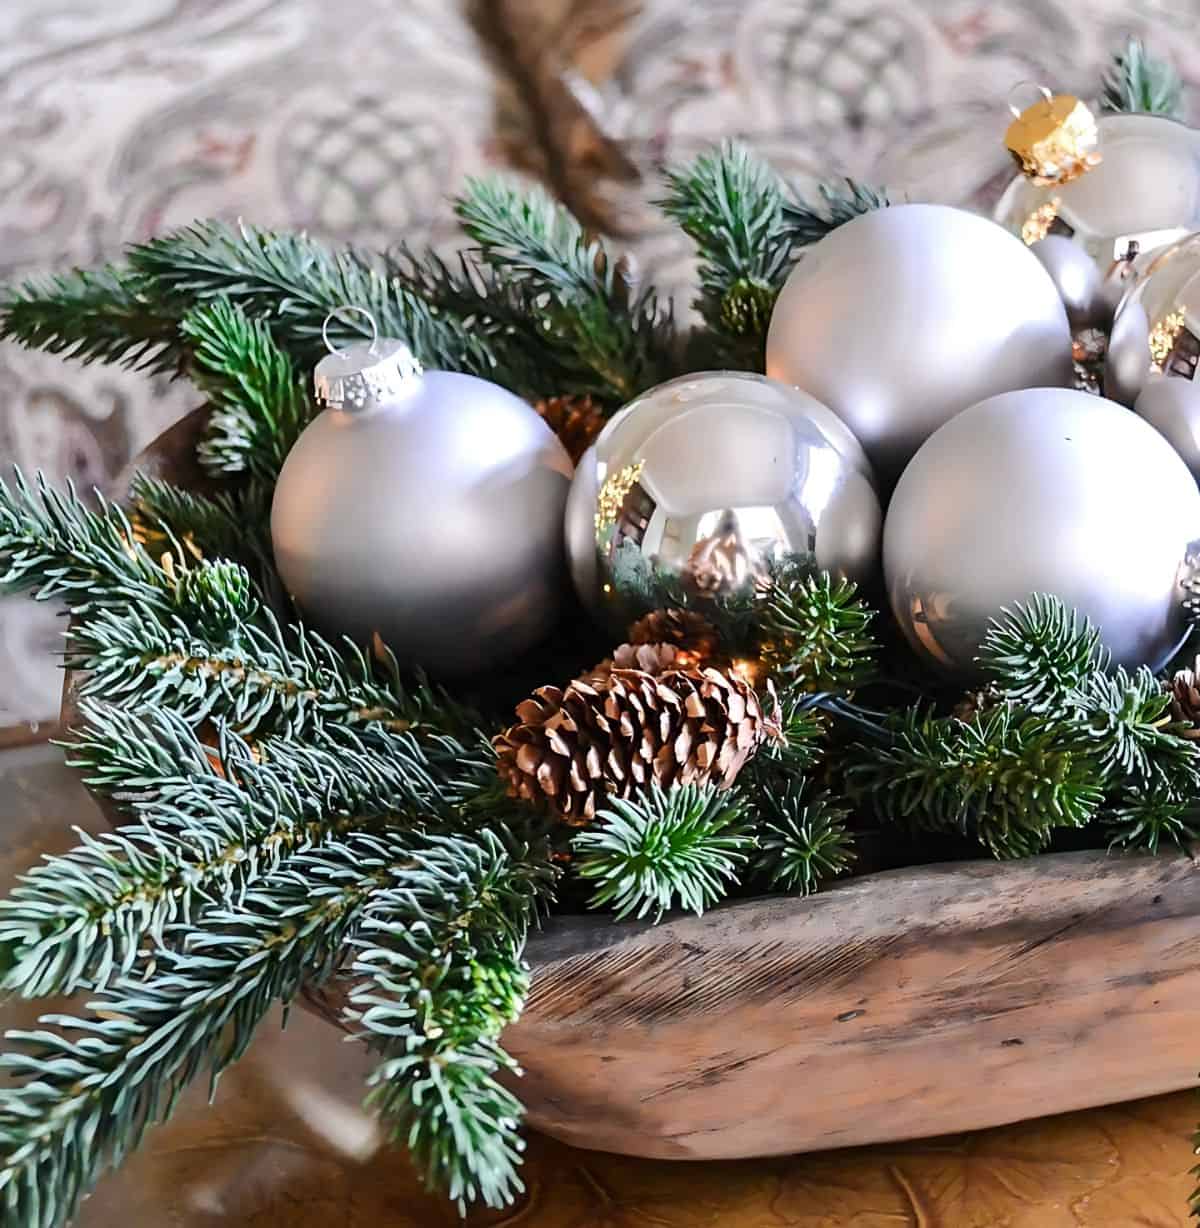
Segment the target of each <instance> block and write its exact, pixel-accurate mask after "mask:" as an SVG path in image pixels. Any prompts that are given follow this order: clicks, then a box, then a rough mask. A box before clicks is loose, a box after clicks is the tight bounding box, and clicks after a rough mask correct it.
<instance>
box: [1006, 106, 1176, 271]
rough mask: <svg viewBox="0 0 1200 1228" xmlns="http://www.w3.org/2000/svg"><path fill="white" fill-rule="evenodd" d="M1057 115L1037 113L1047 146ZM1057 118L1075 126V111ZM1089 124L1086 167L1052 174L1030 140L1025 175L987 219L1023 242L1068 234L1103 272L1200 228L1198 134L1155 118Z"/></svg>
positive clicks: (1110, 119)
mask: <svg viewBox="0 0 1200 1228" xmlns="http://www.w3.org/2000/svg"><path fill="white" fill-rule="evenodd" d="M1054 101H1057V100H1054ZM1071 101H1072V102H1074V101H1075V100H1073V99H1072V100H1071ZM1040 105H1041V104H1036V105H1035V106H1034V107H1031V108H1029V112H1034V111H1036V110H1037V109H1038V107H1039V106H1040ZM1029 112H1026V114H1028V113H1029ZM1060 118H1061V117H1059V116H1050V115H1049V114H1047V115H1046V116H1045V119H1046V128H1045V129H1044V130H1043V132H1042V133H1041V134H1040V135H1042V136H1043V139H1044V140H1046V141H1047V144H1048V146H1049V147H1050V148H1053V145H1054V139H1053V136H1054V135H1057V134H1053V135H1051V134H1050V129H1051V127H1052V125H1053V122H1054V120H1055V119H1060ZM1063 122H1064V127H1067V128H1069V127H1070V126H1071V125H1078V115H1077V114H1075V115H1073V116H1072V117H1071V119H1070V121H1065V120H1064V121H1063ZM1093 122H1094V125H1095V132H1096V139H1095V142H1094V145H1091V146H1086V145H1085V147H1084V149H1083V150H1082V151H1080V152H1081V153H1082V154H1083V155H1084V156H1086V155H1087V154H1089V153H1090V154H1092V155H1093V156H1094V157H1095V158H1097V159H1098V160H1097V161H1095V163H1094V164H1092V165H1084V166H1075V167H1073V168H1072V171H1073V173H1071V172H1068V174H1067V175H1066V177H1059V175H1058V174H1057V172H1058V171H1059V170H1060V167H1059V166H1057V165H1055V164H1053V163H1052V164H1051V165H1050V166H1049V167H1047V166H1046V165H1043V164H1041V163H1040V160H1039V154H1040V153H1041V151H1040V150H1039V149H1038V148H1037V143H1036V142H1034V144H1033V146H1032V147H1027V148H1029V149H1030V157H1028V158H1027V159H1026V170H1025V172H1024V173H1021V174H1018V175H1017V176H1016V177H1015V178H1014V179H1013V181H1012V182H1011V183H1010V184H1009V186H1008V188H1007V189H1006V190H1005V192H1004V194H1003V195H1002V196H1001V198H1000V200H999V202H998V203H997V205H996V210H995V214H994V216H995V218H996V220H997V221H998V222H1000V223H1001V224H1002V225H1004V226H1006V227H1008V229H1009V230H1011V231H1012V232H1013V233H1014V234H1016V235H1020V236H1021V237H1022V238H1023V239H1024V240H1025V241H1026V242H1027V243H1034V242H1037V241H1038V240H1039V239H1043V238H1045V237H1047V236H1048V235H1059V236H1062V237H1066V238H1069V239H1070V240H1071V241H1072V242H1073V243H1076V244H1078V245H1079V246H1080V247H1082V248H1083V250H1084V251H1085V252H1086V253H1087V255H1088V256H1089V258H1090V259H1091V260H1092V261H1093V263H1094V264H1095V266H1096V269H1097V271H1098V272H1099V274H1100V275H1101V277H1106V276H1107V275H1108V274H1109V273H1110V271H1112V270H1113V268H1114V266H1115V265H1118V264H1120V263H1122V262H1127V261H1132V260H1139V261H1140V260H1143V259H1145V258H1146V257H1147V256H1148V255H1150V254H1152V253H1153V252H1155V251H1157V250H1158V249H1160V248H1162V247H1163V246H1165V245H1166V244H1168V243H1172V242H1174V241H1176V240H1177V239H1180V238H1182V237H1183V236H1184V235H1186V234H1188V233H1190V232H1191V231H1194V230H1200V133H1198V132H1197V131H1196V130H1195V129H1193V128H1189V127H1188V126H1187V125H1185V124H1181V123H1178V122H1177V121H1175V120H1172V119H1167V118H1166V117H1164V116H1161V115H1101V116H1099V117H1098V118H1097V119H1095V120H1094V121H1093ZM1014 126H1015V125H1014ZM1010 131H1011V130H1010ZM1010 148H1011V145H1010ZM1039 171H1043V172H1046V171H1049V172H1050V173H1041V174H1039V173H1038V172H1039Z"/></svg>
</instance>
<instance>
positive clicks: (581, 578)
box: [566, 371, 882, 626]
mask: <svg viewBox="0 0 1200 1228" xmlns="http://www.w3.org/2000/svg"><path fill="white" fill-rule="evenodd" d="M881 521H882V514H881V511H880V505H879V499H878V497H877V495H876V493H875V485H874V478H873V475H872V472H871V466H870V464H869V462H868V461H867V458H866V456H865V454H864V453H863V450H862V448H861V447H860V446H859V444H858V442H857V441H856V440H855V438H854V436H853V435H852V434H851V433H850V432H849V431H848V430H847V429H846V427H845V425H844V424H843V423H842V422H841V421H839V419H838V418H837V417H836V416H835V415H834V414H832V413H831V412H830V411H829V410H828V409H826V408H825V406H823V405H821V404H820V403H819V402H817V401H815V400H814V399H813V398H812V397H810V396H808V395H807V394H806V393H803V392H800V391H799V390H797V389H795V388H789V387H787V386H786V385H783V384H779V383H776V382H775V381H773V380H769V379H765V378H764V377H763V376H761V375H752V374H747V373H741V372H735V371H709V372H700V373H698V374H695V375H687V376H683V377H682V378H680V379H676V380H671V381H670V382H668V383H666V384H661V385H659V387H657V388H653V389H651V390H650V391H649V392H646V393H644V394H642V395H641V396H640V397H638V398H637V399H636V400H634V401H632V402H631V403H630V404H629V405H627V406H626V407H625V408H624V409H622V410H621V411H620V413H618V414H617V415H616V416H615V417H614V418H613V419H612V420H611V421H610V422H609V423H608V424H607V425H606V426H605V428H604V429H603V430H602V431H601V433H600V435H599V437H598V438H597V440H596V442H595V444H594V445H593V446H592V447H591V448H590V449H589V450H588V452H586V453H585V454H584V456H583V458H582V459H581V460H580V462H579V466H578V469H577V471H576V474H575V480H574V482H573V483H572V486H571V494H570V498H569V500H568V504H567V530H566V536H567V554H568V557H569V560H570V564H571V571H572V575H573V577H574V580H575V584H576V588H577V589H578V592H579V595H580V597H581V598H582V600H583V601H584V603H585V604H586V605H587V606H588V607H589V608H590V609H591V610H592V611H593V612H594V613H595V614H596V615H597V616H598V617H599V618H600V619H601V620H602V621H606V622H608V623H610V624H612V625H614V626H619V625H620V624H621V622H623V621H624V620H625V619H626V618H627V617H628V616H629V614H630V613H633V612H636V611H637V610H638V609H639V608H641V607H642V606H644V605H645V604H648V603H650V602H652V601H653V600H654V598H655V595H656V594H658V593H660V592H663V591H666V592H670V591H671V590H672V588H673V587H677V586H682V587H683V588H684V589H685V590H686V591H687V592H688V593H689V594H690V595H692V596H695V597H701V598H703V597H720V596H729V595H732V594H747V593H752V592H753V591H754V590H755V589H756V587H757V586H760V585H761V584H762V583H763V582H764V581H765V580H766V579H767V578H768V576H769V572H770V568H771V565H772V563H773V562H775V561H781V560H783V559H784V558H801V559H803V560H804V561H807V562H809V563H811V565H812V566H813V567H814V568H820V569H825V570H828V571H830V572H832V573H833V574H835V575H844V576H848V577H850V578H851V579H854V580H858V581H869V580H871V579H873V578H874V577H875V576H876V575H877V574H878V566H879V535H880V528H881Z"/></svg>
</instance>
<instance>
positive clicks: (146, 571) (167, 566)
mask: <svg viewBox="0 0 1200 1228" xmlns="http://www.w3.org/2000/svg"><path fill="white" fill-rule="evenodd" d="M144 540H145V535H144V534H139V532H138V531H137V529H135V528H134V526H133V524H132V523H131V522H130V520H129V519H128V518H127V517H126V515H125V513H124V511H122V509H121V508H120V507H118V506H117V505H116V504H113V503H109V502H107V501H106V500H105V499H103V498H102V497H101V496H100V495H98V494H97V496H96V499H95V502H94V505H93V506H91V507H89V506H87V505H86V504H85V503H84V502H83V501H82V500H81V499H80V498H79V496H78V495H77V494H76V492H75V488H74V487H73V486H71V485H70V484H69V483H68V487H67V490H66V492H65V493H64V492H59V491H56V490H54V489H52V488H51V487H50V486H49V485H48V484H47V483H46V481H45V479H44V478H43V477H42V476H41V475H40V474H39V475H38V477H37V480H36V482H35V484H34V485H33V486H30V485H29V484H28V483H27V482H26V480H25V478H24V475H23V474H22V473H21V472H20V471H19V470H18V471H17V472H16V479H15V482H14V485H13V487H12V488H9V487H8V486H7V485H6V484H5V483H4V482H3V481H2V480H0V568H3V569H4V570H3V571H2V572H0V587H4V586H7V587H10V588H13V589H17V590H24V591H27V592H30V593H32V595H33V596H34V597H35V598H36V599H37V600H39V601H41V600H46V599H48V598H51V597H62V598H64V599H65V600H66V602H67V604H68V605H69V606H70V608H71V610H72V612H73V613H74V614H76V615H77V616H79V617H80V618H83V619H86V618H87V617H88V616H97V617H98V616H100V615H101V613H102V612H103V611H109V612H112V614H113V617H114V618H129V617H133V618H142V619H146V620H149V621H155V620H165V619H173V620H175V621H177V622H179V623H180V625H182V624H183V623H184V622H186V623H187V624H188V625H190V626H192V627H194V628H195V629H196V631H197V633H198V634H203V635H208V636H216V637H218V638H229V637H232V638H236V633H237V631H238V629H239V628H240V626H241V624H242V623H243V622H246V621H249V620H251V619H253V618H254V617H255V614H256V611H257V600H256V594H255V592H254V590H253V588H252V586H251V582H250V577H249V575H248V574H247V573H246V571H245V570H244V569H243V568H242V567H241V566H240V565H239V564H237V563H234V562H229V561H226V560H220V559H218V560H215V561H214V560H209V559H205V558H200V559H199V561H196V560H195V556H196V554H197V553H198V552H197V551H195V550H193V549H190V548H188V547H185V546H184V545H183V544H181V543H180V541H179V540H178V539H177V538H176V537H175V536H174V535H173V533H172V532H171V530H170V529H169V528H164V529H163V530H162V533H161V536H160V539H159V542H158V544H160V545H162V546H163V547H164V549H163V552H162V554H161V556H160V561H159V562H155V560H154V559H153V558H152V557H151V555H150V553H149V551H148V550H147V548H146V546H145V545H143V541H144ZM131 611H132V613H131Z"/></svg>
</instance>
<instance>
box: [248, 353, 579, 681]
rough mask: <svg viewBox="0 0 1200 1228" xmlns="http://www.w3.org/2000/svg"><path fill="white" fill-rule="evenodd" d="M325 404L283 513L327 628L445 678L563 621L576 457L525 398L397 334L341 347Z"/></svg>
mask: <svg viewBox="0 0 1200 1228" xmlns="http://www.w3.org/2000/svg"><path fill="white" fill-rule="evenodd" d="M314 383H315V385H316V390H317V396H318V399H319V400H320V401H321V403H322V404H323V405H324V406H325V408H324V410H323V412H322V413H320V414H318V416H317V417H316V418H315V419H314V420H313V421H312V422H311V423H310V424H309V426H308V427H307V428H306V429H305V431H304V433H303V434H302V435H301V436H300V438H299V440H297V442H296V445H295V447H294V448H293V449H292V451H291V452H290V453H289V454H288V457H287V460H286V461H285V462H284V465H283V469H282V471H281V472H280V475H279V482H278V485H277V487H276V490H275V500H274V504H273V505H272V508H271V537H272V540H273V542H274V547H275V561H276V564H277V566H278V568H279V574H280V576H281V577H282V579H283V582H284V584H285V585H286V586H287V588H288V590H289V592H290V593H291V594H292V595H293V596H294V597H295V599H296V601H297V603H298V604H299V606H300V608H301V610H302V611H303V612H304V614H305V617H306V619H307V620H309V621H310V622H311V623H312V625H313V626H314V627H316V629H317V630H319V631H321V632H322V633H323V634H325V635H326V636H331V637H340V636H342V635H349V636H351V637H353V638H354V639H355V640H358V641H359V642H364V641H369V640H370V638H371V637H372V636H373V635H375V634H378V635H379V636H380V637H381V638H382V640H383V641H384V643H385V644H386V645H387V646H388V647H389V648H390V649H391V650H392V651H393V652H394V653H395V654H396V656H397V658H398V659H399V660H400V661H401V662H403V663H406V664H410V665H415V666H421V667H424V668H426V669H428V670H430V671H432V672H434V673H437V674H461V673H465V672H469V671H472V670H477V669H481V668H483V667H485V666H488V667H490V666H493V665H495V664H497V662H499V661H500V660H502V659H503V658H505V657H511V656H512V655H513V654H515V653H517V652H519V651H520V650H521V649H523V648H526V647H528V646H529V645H531V644H532V643H534V642H535V641H536V640H537V639H538V638H539V637H540V636H541V635H542V634H543V633H544V632H546V631H547V630H548V629H549V628H550V626H551V623H552V622H553V619H554V617H555V614H556V611H557V607H558V602H559V597H560V592H561V585H562V579H563V547H562V514H563V507H564V504H565V502H566V497H567V489H568V486H569V482H570V477H571V463H570V460H569V459H568V458H567V454H566V452H565V450H564V449H563V447H562V445H561V444H560V443H559V442H558V440H557V439H556V438H555V436H554V435H553V433H552V432H551V431H550V429H549V428H548V427H547V426H546V424H545V423H544V422H543V421H542V420H541V418H539V417H538V415H537V414H536V413H535V412H534V411H533V410H532V409H531V408H530V407H529V406H528V405H527V404H526V403H525V402H524V401H522V400H520V399H518V398H517V397H515V396H513V395H512V394H511V393H509V392H506V391H505V390H504V389H503V388H500V387H499V386H497V385H496V384H492V383H489V382H488V381H486V380H482V379H476V378H474V377H473V376H470V375H460V374H454V373H451V372H447V371H424V372H422V370H421V368H420V367H419V365H418V364H417V363H416V362H415V361H414V360H413V358H412V355H411V354H410V353H409V351H408V350H407V349H406V348H405V346H403V345H402V344H401V343H400V342H398V341H388V340H383V339H379V340H376V341H373V342H371V343H370V344H369V345H368V344H365V343H364V344H359V345H353V346H350V347H349V348H347V349H345V350H341V351H337V352H334V353H331V354H329V355H328V356H327V357H325V358H323V359H322V360H321V362H320V363H319V364H318V366H317V369H316V372H315V374H314Z"/></svg>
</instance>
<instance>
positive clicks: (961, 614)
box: [883, 388, 1200, 678]
mask: <svg viewBox="0 0 1200 1228" xmlns="http://www.w3.org/2000/svg"><path fill="white" fill-rule="evenodd" d="M1198 549H1200V491H1198V490H1197V488H1196V483H1195V481H1194V480H1193V479H1192V476H1191V474H1189V473H1188V470H1187V466H1186V465H1184V463H1183V461H1181V460H1180V458H1179V457H1178V455H1176V453H1175V451H1174V450H1173V449H1172V448H1171V446H1170V445H1169V444H1168V443H1167V441H1166V440H1165V439H1163V437H1162V436H1161V435H1160V434H1158V432H1157V431H1155V430H1154V429H1153V428H1152V427H1150V426H1149V425H1148V424H1147V423H1145V422H1143V421H1142V420H1141V419H1140V418H1138V417H1137V416H1136V415H1134V414H1131V413H1129V411H1128V410H1126V409H1123V408H1122V407H1121V406H1119V405H1116V404H1114V403H1113V402H1111V401H1107V400H1103V399H1101V398H1099V397H1095V396H1091V395H1089V394H1087V393H1083V392H1076V391H1073V390H1067V389H1061V388H1033V389H1027V390H1025V391H1021V392H1010V393H1006V394H1004V395H1003V396H998V397H991V398H989V399H988V400H986V401H983V402H982V403H980V404H978V405H974V406H972V407H971V408H970V409H968V410H966V411H965V412H963V413H961V414H959V415H958V416H957V417H956V418H954V419H952V420H951V421H950V422H948V423H947V424H946V425H945V426H944V427H942V428H941V430H939V431H937V432H936V433H935V434H934V435H932V436H931V437H930V439H929V441H928V442H927V443H926V444H925V446H924V447H923V448H921V450H920V451H919V452H918V453H917V455H916V456H915V457H914V458H913V460H912V463H911V464H910V465H909V466H908V468H907V469H906V470H905V472H904V476H903V477H902V478H901V479H900V483H899V485H898V486H897V487H896V491H895V494H894V495H893V496H892V501H891V504H890V506H889V508H888V515H887V522H886V525H885V527H884V540H883V565H884V576H885V580H886V582H887V587H888V597H889V599H890V602H891V607H892V610H893V612H894V614H895V616H896V619H897V621H898V622H899V624H900V626H901V627H902V628H903V630H904V633H905V635H906V636H907V637H908V639H909V641H910V642H911V643H912V645H913V647H914V648H915V649H916V650H917V652H918V653H919V654H920V655H921V656H922V657H923V658H924V659H925V660H927V661H928V662H930V663H932V664H934V665H936V666H939V667H941V668H942V669H943V670H944V671H945V672H947V673H949V674H951V675H954V676H956V677H958V678H967V677H970V676H971V675H972V674H973V673H974V660H975V656H976V654H977V652H978V650H979V646H980V643H981V642H982V640H983V636H984V633H985V631H986V629H987V625H988V622H989V620H990V619H992V618H994V617H996V616H997V615H998V614H999V613H1000V612H1001V611H1002V610H1003V609H1005V608H1006V607H1011V606H1012V605H1013V604H1014V603H1015V602H1022V601H1026V600H1028V598H1029V597H1030V596H1031V595H1032V594H1034V593H1049V594H1052V595H1054V596H1057V597H1059V598H1061V599H1062V600H1063V601H1064V602H1065V603H1066V604H1067V605H1068V606H1073V607H1075V608H1076V609H1077V610H1079V611H1080V613H1082V614H1084V615H1086V616H1087V617H1088V618H1090V619H1091V620H1092V622H1093V623H1094V624H1095V625H1096V626H1097V627H1098V628H1099V630H1100V633H1101V636H1102V638H1103V641H1104V643H1105V644H1106V645H1107V647H1108V648H1109V649H1110V650H1111V651H1112V653H1113V656H1114V658H1115V659H1116V661H1117V662H1118V663H1120V664H1124V665H1129V666H1136V665H1143V664H1145V665H1150V666H1152V667H1154V668H1158V667H1160V666H1162V665H1163V664H1165V662H1166V661H1167V660H1168V659H1169V658H1170V656H1171V655H1172V653H1173V652H1174V651H1175V649H1176V648H1177V647H1178V646H1179V644H1180V643H1181V642H1182V639H1183V637H1184V635H1185V632H1186V627H1185V620H1184V615H1183V610H1182V600H1183V589H1182V584H1183V581H1184V580H1185V579H1187V578H1189V577H1190V575H1191V569H1192V566H1193V564H1194V562H1195V558H1196V552H1197V550H1198Z"/></svg>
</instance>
